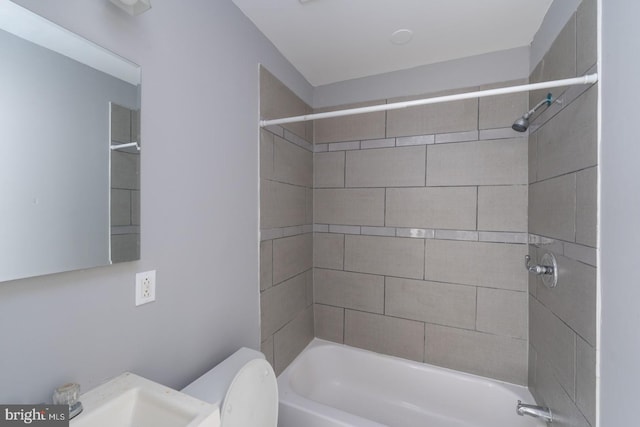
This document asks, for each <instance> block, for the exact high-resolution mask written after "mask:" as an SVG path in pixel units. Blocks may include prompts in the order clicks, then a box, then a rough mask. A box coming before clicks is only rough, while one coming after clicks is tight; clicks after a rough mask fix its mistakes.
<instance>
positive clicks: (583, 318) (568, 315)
mask: <svg viewBox="0 0 640 427" xmlns="http://www.w3.org/2000/svg"><path fill="white" fill-rule="evenodd" d="M556 258H557V261H558V269H559V276H558V286H557V287H555V288H553V289H548V288H547V287H545V286H544V285H541V284H538V290H537V298H538V300H539V301H540V302H541V303H542V304H544V305H545V306H546V307H548V308H549V309H550V310H551V311H553V312H554V313H555V314H556V316H558V317H559V318H560V319H561V320H562V321H564V322H565V323H566V324H567V325H569V327H571V328H572V329H573V330H574V331H576V332H577V333H578V334H580V336H582V337H583V338H584V339H585V340H587V341H588V342H589V343H590V344H591V345H593V346H595V344H596V295H597V290H596V277H597V270H596V268H595V267H591V266H590V265H586V264H583V263H581V262H578V261H574V260H572V259H570V258H567V257H564V256H558V255H556Z"/></svg>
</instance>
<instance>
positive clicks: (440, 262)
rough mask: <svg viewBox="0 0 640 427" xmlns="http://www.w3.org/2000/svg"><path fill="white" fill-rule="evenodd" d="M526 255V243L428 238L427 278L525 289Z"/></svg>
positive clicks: (518, 289) (517, 289) (437, 280)
mask: <svg viewBox="0 0 640 427" xmlns="http://www.w3.org/2000/svg"><path fill="white" fill-rule="evenodd" d="M526 254H527V245H513V244H504V243H483V242H464V241H455V240H427V250H426V265H425V278H426V279H427V280H433V281H436V282H449V283H459V284H467V285H477V286H486V287H493V288H502V289H510V290H516V291H526V290H527V273H526V271H525V269H524V268H523V262H524V256H525V255H526Z"/></svg>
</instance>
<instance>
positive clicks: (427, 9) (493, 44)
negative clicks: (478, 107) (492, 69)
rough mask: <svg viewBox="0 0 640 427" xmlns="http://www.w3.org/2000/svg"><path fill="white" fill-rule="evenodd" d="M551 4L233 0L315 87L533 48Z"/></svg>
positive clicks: (517, 0)
mask: <svg viewBox="0 0 640 427" xmlns="http://www.w3.org/2000/svg"><path fill="white" fill-rule="evenodd" d="M552 1H553V0H233V2H234V3H235V4H236V5H237V6H238V7H239V8H240V9H241V10H242V11H243V12H244V14H245V15H247V16H248V17H249V19H251V21H253V23H254V24H255V25H256V26H257V27H258V28H259V29H260V30H261V31H262V32H263V33H264V34H265V35H266V36H267V37H268V38H269V40H271V42H272V43H273V44H274V45H275V46H276V47H277V48H278V49H279V50H280V52H282V54H283V55H284V56H285V57H286V58H287V59H288V60H289V61H290V62H291V63H292V64H293V65H294V66H295V67H296V68H297V69H298V71H300V72H301V73H302V74H303V75H304V77H305V78H306V79H307V80H308V81H309V83H311V84H312V85H313V86H320V85H325V84H329V83H334V82H337V81H343V80H349V79H353V78H358V77H365V76H370V75H375V74H381V73H386V72H390V71H396V70H403V69H407V68H412V67H417V66H420V65H426V64H432V63H436V62H442V61H448V60H451V59H457V58H463V57H466V56H473V55H479V54H483V53H488V52H495V51H499V50H504V49H511V48H515V47H522V46H528V45H529V44H531V41H532V40H533V36H534V35H535V33H536V31H537V30H538V28H539V27H540V24H541V23H542V19H543V18H544V15H545V14H546V12H547V10H548V9H549V6H550V5H551V3H552ZM398 29H409V30H412V31H413V38H412V40H411V41H410V42H409V43H408V44H405V45H394V44H393V43H391V41H390V37H391V34H392V33H393V32H394V31H396V30H398Z"/></svg>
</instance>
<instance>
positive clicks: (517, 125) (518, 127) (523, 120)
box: [511, 93, 553, 132]
mask: <svg viewBox="0 0 640 427" xmlns="http://www.w3.org/2000/svg"><path fill="white" fill-rule="evenodd" d="M552 101H553V96H552V95H551V94H550V93H548V94H547V97H546V98H545V99H543V100H542V101H540V102H539V103H538V104H536V106H535V107H533V108H532V109H531V110H530V111H528V112H526V113H525V114H524V115H523V116H522V117H520V118H519V119H518V120H516V121H515V122H513V125H511V129H513V130H515V131H516V132H526V131H527V129H529V117H531V115H532V114H533V113H535V112H536V110H537V109H538V108H540V107H542V106H543V105H544V104H547V107H548V106H549V105H551V102H552Z"/></svg>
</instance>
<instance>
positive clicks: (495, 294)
mask: <svg viewBox="0 0 640 427" xmlns="http://www.w3.org/2000/svg"><path fill="white" fill-rule="evenodd" d="M528 302H529V300H528V298H527V293H526V292H514V291H505V290H502V289H490V288H478V320H477V326H476V328H477V329H478V330H479V331H483V332H489V333H492V334H496V335H506V336H509V337H514V338H522V339H527V336H528V335H529V334H528V332H527V329H528V323H527V319H528V317H529V316H528V315H527V314H528V311H529V306H528Z"/></svg>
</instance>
